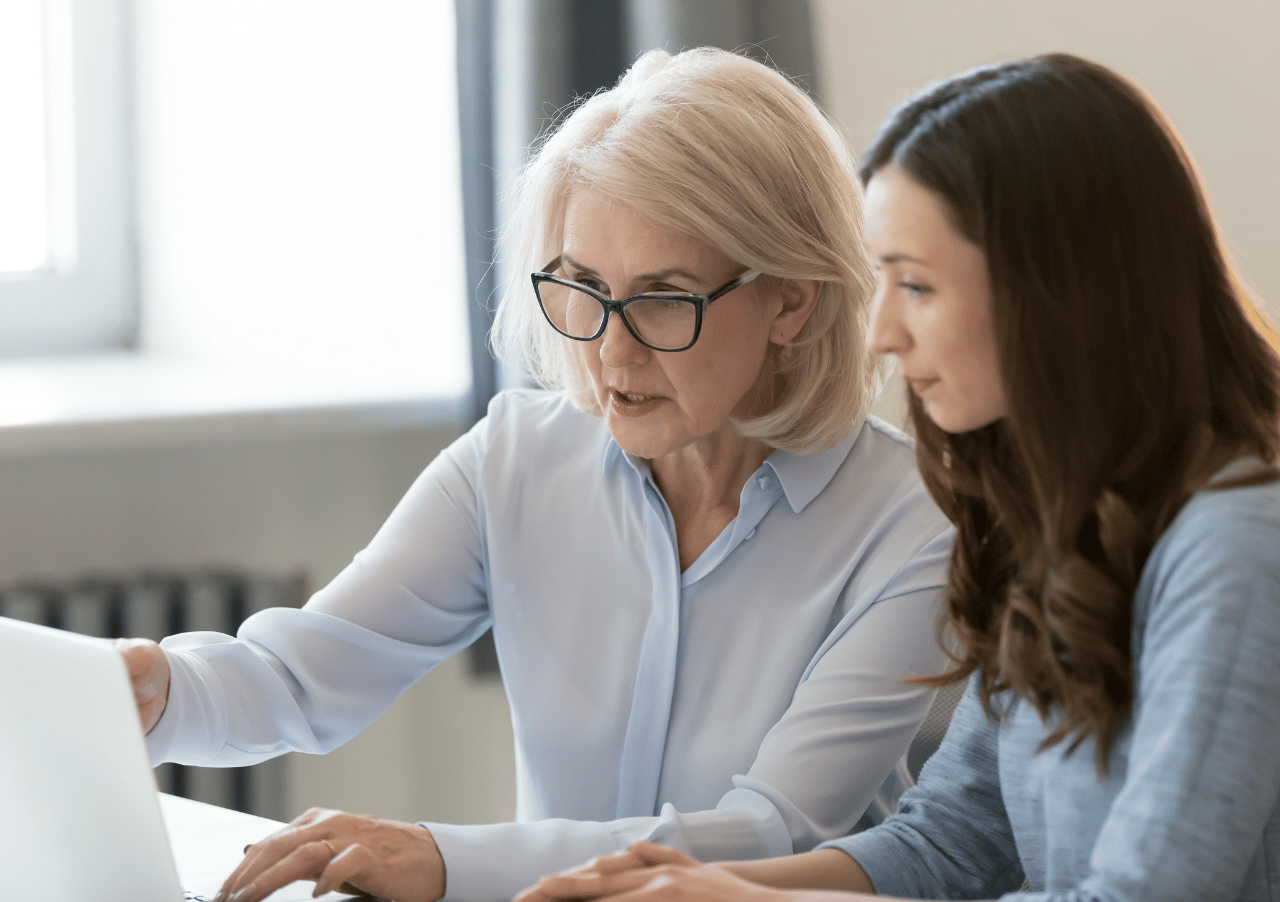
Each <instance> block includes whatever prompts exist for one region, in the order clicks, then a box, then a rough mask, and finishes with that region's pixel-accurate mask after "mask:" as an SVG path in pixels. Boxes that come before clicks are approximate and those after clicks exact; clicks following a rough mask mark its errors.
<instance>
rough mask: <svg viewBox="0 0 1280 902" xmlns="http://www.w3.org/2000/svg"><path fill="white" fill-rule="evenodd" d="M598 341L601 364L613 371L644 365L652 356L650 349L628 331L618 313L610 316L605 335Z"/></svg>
mask: <svg viewBox="0 0 1280 902" xmlns="http://www.w3.org/2000/svg"><path fill="white" fill-rule="evenodd" d="M597 341H598V342H599V348H600V362H601V363H603V364H604V365H605V366H607V367H610V368H611V369H618V368H619V367H624V366H633V365H635V364H637V363H643V362H644V361H645V360H646V359H647V357H648V355H649V354H650V351H649V349H648V348H646V347H645V346H644V345H642V344H640V342H638V341H636V337H635V336H634V335H632V334H631V332H630V330H629V329H627V324H626V323H624V322H623V321H622V317H621V316H619V315H618V313H617V312H616V311H614V312H613V313H610V314H609V322H608V323H606V324H605V327H604V334H603V335H601V336H600V338H599V339H597Z"/></svg>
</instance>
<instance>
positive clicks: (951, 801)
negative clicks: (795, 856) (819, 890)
mask: <svg viewBox="0 0 1280 902" xmlns="http://www.w3.org/2000/svg"><path fill="white" fill-rule="evenodd" d="M977 687H978V676H977V675H976V674H975V675H974V676H973V677H972V678H971V679H970V682H969V685H968V687H967V688H966V690H965V694H964V696H963V697H962V698H961V699H960V703H959V705H957V707H956V710H955V713H954V714H953V715H952V717H951V725H950V727H949V728H948V729H947V734H946V736H945V737H944V738H943V740H942V744H941V746H939V748H938V751H937V752H935V753H934V755H933V757H931V758H930V759H929V760H928V762H927V763H926V764H925V766H924V768H923V770H922V771H921V772H920V782H919V783H918V784H917V785H916V786H914V787H913V788H911V789H909V790H907V792H905V793H904V794H903V796H902V799H901V801H899V803H898V810H897V812H896V813H895V814H894V815H893V817H891V818H889V819H888V820H886V821H885V822H884V823H882V824H880V825H879V826H877V827H874V828H872V829H871V830H868V831H866V832H863V833H858V834H854V835H853V836H849V837H845V838H843V839H838V840H834V841H833V842H830V843H827V844H826V846H825V847H829V848H836V849H840V850H841V851H843V852H845V853H847V854H849V855H850V856H852V857H853V858H854V859H855V860H856V861H857V862H858V863H859V864H860V865H861V866H862V868H863V870H864V871H866V873H867V876H868V877H870V878H871V883H872V886H874V887H875V891H876V893H877V894H878V895H882V896H895V897H903V898H919V899H944V898H955V899H987V898H991V897H992V896H995V895H999V894H1000V893H1002V892H1008V891H1009V890H1011V889H1014V888H1015V887H1017V886H1018V885H1019V884H1020V883H1021V882H1022V879H1023V874H1022V869H1021V865H1020V864H1019V861H1018V854H1017V848H1016V846H1015V844H1014V838H1013V831H1012V829H1011V827H1010V824H1009V820H1008V817H1007V816H1006V814H1005V809H1004V803H1003V801H1002V799H1001V794H1000V771H999V763H998V758H997V737H998V733H999V725H998V724H997V723H996V722H993V721H992V720H990V719H989V718H988V717H987V715H986V712H984V711H983V710H982V701H981V698H980V696H979V694H978V691H977Z"/></svg>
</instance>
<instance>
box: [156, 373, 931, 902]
mask: <svg viewBox="0 0 1280 902" xmlns="http://www.w3.org/2000/svg"><path fill="white" fill-rule="evenodd" d="M951 535H952V533H951V530H950V528H949V526H948V525H947V523H946V521H945V520H944V518H943V517H942V515H941V513H940V512H939V511H938V509H937V508H936V507H935V505H934V504H933V502H932V501H931V499H929V497H928V496H927V493H926V492H925V491H924V489H923V487H922V485H921V483H920V480H919V477H918V475H917V474H916V470H915V456H914V451H913V449H912V446H911V443H910V441H909V440H908V439H907V438H906V437H905V436H903V435H902V434H901V433H899V432H897V431H896V430H893V429H891V428H890V427H888V426H885V425H884V424H882V423H880V422H878V421H876V420H873V419H868V420H867V421H866V422H864V423H862V424H860V426H859V428H858V429H857V430H856V431H855V432H854V433H853V434H851V435H850V436H849V437H848V438H847V439H846V440H845V441H843V442H841V444H840V445H839V446H838V447H836V448H834V449H832V450H830V451H826V452H823V453H818V454H810V455H802V456H798V455H794V454H788V453H786V452H782V451H777V452H775V453H773V454H772V455H771V456H770V457H769V459H768V460H767V461H766V462H765V464H764V465H763V466H761V467H760V469H759V470H758V471H757V472H756V473H755V474H754V475H753V476H752V478H751V479H749V480H748V481H747V484H746V485H745V486H744V487H743V489H742V494H741V501H740V508H739V512H738V516H737V518H736V519H735V520H734V521H733V522H732V523H730V524H729V525H728V526H727V527H726V528H725V530H724V532H723V533H722V534H721V535H720V536H719V538H717V539H716V540H715V541H714V542H713V543H712V545H711V546H710V547H709V548H708V549H707V550H706V551H705V552H704V553H703V554H702V556H701V557H700V558H698V560H696V561H695V562H694V563H693V564H692V565H690V566H689V568H688V569H687V570H685V571H684V572H681V570H680V565H679V557H678V554H677V549H676V542H675V535H674V529H673V525H672V520H671V515H670V512H669V511H668V509H667V506H666V504H665V503H664V501H663V499H662V497H661V495H660V494H659V493H658V490H657V488H656V487H655V485H654V482H653V479H652V478H651V476H650V473H649V469H648V467H647V465H646V464H645V463H644V462H643V461H641V460H636V459H632V458H630V457H628V456H627V455H626V454H624V453H622V452H621V450H620V449H619V448H618V447H617V445H615V444H614V443H613V441H612V439H611V438H610V436H609V432H608V430H607V429H606V428H605V425H604V422H603V420H602V419H601V418H599V417H595V416H591V415H588V414H585V413H582V412H581V411H578V410H576V409H574V408H573V407H572V406H571V405H570V404H569V403H568V401H567V400H566V399H565V398H564V397H562V396H560V395H557V394H548V393H544V392H532V391H519V392H509V393H504V394H502V395H500V396H499V397H498V398H497V399H495V400H494V402H493V403H492V404H491V406H490V409H489V415H488V417H487V418H486V419H485V420H484V421H482V422H481V423H479V424H478V425H477V426H476V427H475V428H474V429H473V430H471V432H470V433H468V434H467V435H465V436H464V437H462V438H461V439H459V440H458V441H457V442H456V443H454V444H453V445H452V446H451V447H449V448H448V449H446V450H445V451H444V452H442V453H441V454H440V455H439V457H438V458H437V459H436V460H435V461H433V462H432V463H431V465H430V466H429V467H428V468H427V469H426V471H425V472H424V473H423V474H422V476H421V477H420V478H419V479H418V481H417V482H416V483H415V484H414V486H413V487H412V488H411V489H410V491H409V493H408V494H407V495H406V497H405V498H404V500H403V501H402V502H401V503H400V505H399V506H398V507H397V508H396V510H395V511H394V513H393V514H392V515H391V517H390V519H389V520H388V521H387V523H386V524H385V525H384V526H383V528H382V529H381V530H380V531H379V532H378V534H377V535H376V536H375V537H374V539H373V541H372V542H371V544H370V545H369V547H368V548H367V549H365V550H364V551H362V552H361V553H360V554H359V555H357V557H356V559H355V561H354V562H353V563H352V564H351V565H350V566H349V567H348V568H347V569H346V570H344V571H343V572H342V573H341V574H340V575H339V576H338V577H337V578H336V579H335V580H334V581H333V583H331V584H330V585H329V586H328V587H326V588H325V589H323V590H322V591H320V592H319V593H317V594H316V595H315V596H314V597H313V598H312V599H311V600H310V601H309V602H308V604H307V605H306V607H305V608H304V609H303V610H300V611H298V610H285V609H279V610H272V611H267V612H263V613H261V614H258V615H256V616H255V617H253V618H251V619H250V620H249V621H247V622H246V623H245V624H244V626H243V627H242V629H241V630H240V633H239V641H235V640H232V639H231V638H229V637H223V636H219V635H217V634H211V633H203V634H188V635H184V636H178V637H172V638H170V639H167V640H165V642H164V645H163V647H164V649H165V651H166V652H167V654H168V656H169V659H170V661H171V663H172V666H173V683H172V690H171V694H170V700H169V705H168V708H167V710H166V712H165V715H164V717H163V718H162V719H161V721H160V723H159V724H158V725H157V727H156V729H155V730H154V731H152V733H151V735H150V736H149V737H148V744H149V746H150V749H151V752H152V755H153V758H154V760H156V761H160V760H170V761H179V762H182V763H191V764H201V763H216V764H225V765H235V764H243V763H247V762H250V761H255V760H260V759H262V758H265V757H269V756H271V755H274V754H279V753H280V752H283V751H285V750H288V749H298V750H302V751H307V752H324V751H327V750H329V749H332V748H334V747H336V746H338V745H340V744H341V743H343V742H345V741H346V740H348V739H349V738H351V737H352V736H353V735H355V734H356V733H358V732H359V731H360V730H361V729H363V728H364V727H365V726H367V725H368V724H369V723H371V722H372V721H373V720H375V719H376V718H377V717H378V716H380V715H381V714H382V713H383V712H384V711H385V710H386V709H387V707H388V706H390V705H391V703H392V702H393V701H394V700H395V698H396V697H397V696H398V695H400V693H401V692H403V691H404V690H405V689H406V688H408V687H409V686H410V685H411V684H413V683H414V682H415V681H416V680H418V679H419V678H421V677H422V676H423V674H425V673H426V672H427V671H429V670H430V669H431V668H432V667H433V666H435V665H436V664H438V663H439V662H440V661H442V660H444V659H446V658H448V657H449V656H450V655H452V654H454V653H456V652H457V651H458V650H460V649H462V648H465V647H466V646H467V645H469V644H470V643H471V642H472V641H473V640H474V639H475V638H476V637H477V636H478V635H480V634H481V633H482V632H483V631H484V630H485V629H486V628H487V627H488V626H489V625H490V624H491V623H492V625H493V629H494V636H495V640H496V643H497V648H498V655H499V658H500V661H501V666H502V673H503V679H504V683H505V687H506V692H507V696H508V699H509V701H510V705H511V712H512V725H513V727H514V732H515V741H516V755H517V775H518V787H517V797H518V813H517V817H518V820H519V823H516V824H498V825H485V826H451V825H445V824H436V823H429V824H428V826H429V827H430V828H431V830H432V832H433V833H434V835H435V838H436V841H437V842H438V843H439V846H440V849H441V852H442V854H443V856H444V859H445V865H446V868H447V872H448V892H449V895H448V898H450V899H497V898H509V897H510V896H511V895H512V894H513V893H514V892H515V891H517V890H519V889H521V888H523V887H525V886H527V885H529V884H530V883H532V882H534V881H535V880H536V879H537V877H539V876H540V875H542V874H544V873H547V872H550V871H554V870H558V869H561V868H565V867H569V866H571V865H574V864H577V863H580V862H582V861H584V860H585V859H587V858H589V857H591V856H592V855H596V854H601V853H607V852H613V851H617V850H618V849H621V848H625V847H626V846H628V845H629V844H630V843H631V842H633V841H635V840H636V839H640V838H647V839H651V840H654V841H657V842H662V843H666V844H669V845H673V846H676V847H679V848H682V849H685V850H687V851H689V852H690V853H692V854H695V855H698V856H701V857H704V858H741V857H759V856H768V855H781V854H787V853H790V852H792V851H799V850H803V849H808V848H812V847H813V846H814V845H815V844H816V843H818V842H820V841H822V840H824V839H828V838H831V837H834V836H840V835H843V834H845V833H847V832H848V831H849V830H850V829H852V828H853V827H854V826H855V824H856V823H857V822H858V820H859V818H860V817H861V816H862V815H863V812H864V811H866V810H867V809H868V806H869V805H870V806H872V808H873V810H874V809H876V807H877V806H879V807H880V808H885V809H886V812H887V811H889V810H892V804H893V803H894V802H895V801H896V795H897V791H896V790H897V788H899V786H900V784H899V783H898V782H897V781H896V778H895V777H891V778H890V779H889V781H888V783H887V785H884V786H883V789H884V791H883V792H881V790H882V784H886V777H887V776H890V775H891V772H893V771H894V770H895V763H896V762H899V760H900V759H901V758H902V756H903V753H904V752H905V750H906V748H907V746H908V744H909V743H910V740H911V738H912V736H913V735H914V733H915V731H916V728H917V727H918V725H919V723H920V721H921V720H922V719H923V717H924V715H925V713H926V711H927V708H928V705H929V702H930V699H931V695H932V693H930V692H927V691H923V690H921V689H919V688H916V687H911V686H906V685H904V684H903V683H902V682H901V680H902V678H903V677H904V676H906V675H908V674H910V673H925V672H937V670H938V669H940V668H941V666H942V664H943V658H942V655H941V652H940V651H939V649H938V646H937V642H936V640H935V625H936V620H937V613H938V603H939V597H940V590H941V586H942V584H943V582H944V578H945V576H944V574H945V569H946V565H947V561H948V556H949V550H950V541H951ZM878 792H880V793H881V794H880V795H879V796H877V793H878ZM423 814H424V815H429V814H430V812H423Z"/></svg>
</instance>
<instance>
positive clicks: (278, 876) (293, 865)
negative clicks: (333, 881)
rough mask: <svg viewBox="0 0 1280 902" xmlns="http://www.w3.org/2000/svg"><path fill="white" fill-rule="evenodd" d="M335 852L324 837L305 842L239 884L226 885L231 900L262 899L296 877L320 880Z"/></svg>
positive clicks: (247, 900)
mask: <svg viewBox="0 0 1280 902" xmlns="http://www.w3.org/2000/svg"><path fill="white" fill-rule="evenodd" d="M332 855H333V852H332V850H331V848H330V845H329V844H328V843H326V842H324V841H323V840H316V841H314V842H308V843H303V844H302V845H300V846H298V847H297V848H296V849H294V850H293V852H291V853H290V854H288V855H286V856H284V857H283V858H281V859H279V860H278V861H276V862H275V863H273V864H271V865H270V866H269V867H267V868H266V869H264V870H262V871H260V872H259V873H258V874H257V875H256V876H253V877H251V878H250V879H249V880H247V881H246V882H244V883H242V884H240V885H236V886H226V885H224V886H223V891H224V892H226V893H227V898H228V899H229V900H230V902H260V900H262V899H265V898H266V897H267V896H269V895H271V894H272V893H274V892H275V891H276V890H278V889H280V887H282V886H288V885H289V884H290V883H293V882H294V881H295V880H316V879H318V878H319V877H320V875H321V874H322V873H323V872H324V869H325V867H326V866H327V865H328V864H329V861H330V860H331V857H332Z"/></svg>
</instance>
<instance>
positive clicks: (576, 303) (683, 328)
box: [531, 257, 760, 351]
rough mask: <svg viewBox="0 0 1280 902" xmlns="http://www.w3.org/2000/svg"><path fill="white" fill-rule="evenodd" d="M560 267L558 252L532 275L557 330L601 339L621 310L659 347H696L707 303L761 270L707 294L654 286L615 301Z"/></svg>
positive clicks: (633, 329) (644, 339)
mask: <svg viewBox="0 0 1280 902" xmlns="http://www.w3.org/2000/svg"><path fill="white" fill-rule="evenodd" d="M559 268H560V258H559V257H556V258H555V259H554V260H552V261H551V262H550V263H548V264H547V265H546V266H544V267H543V268H542V272H535V273H533V274H532V275H531V278H532V279H533V292H534V294H536V295H537V296H538V304H539V306H541V307H542V312H543V314H544V315H545V316H546V317H547V322H549V323H551V325H552V327H553V328H554V329H555V330H556V331H557V332H559V333H560V334H561V335H563V336H565V337H566V338H572V339H574V340H575V341H595V340H596V339H597V338H599V337H600V336H601V335H603V334H604V329H605V326H607V325H608V324H609V314H610V313H612V312H615V311H616V312H617V314H618V316H620V317H622V322H623V325H625V326H626V327H627V331H628V332H630V333H631V334H632V335H634V336H635V339H636V341H638V342H640V343H641V344H642V345H644V346H645V347H648V348H652V349H653V350H655V351H686V350H688V349H689V348H691V347H693V343H694V342H696V341H697V340H698V334H699V333H700V332H701V331H702V313H703V311H704V310H706V309H707V305H708V304H710V303H711V302H712V301H714V300H717V299H718V298H722V297H724V296H725V295H726V294H728V293H729V292H731V291H733V289H735V288H738V287H739V286H742V285H746V284H747V283H748V282H750V281H751V280H753V279H755V278H756V277H757V276H759V275H760V271H759V270H758V269H749V270H747V271H746V272H744V273H743V274H742V275H740V276H738V277H737V278H736V279H731V280H730V281H728V282H725V283H724V284H723V285H721V286H720V287H719V288H717V289H716V290H715V291H712V292H709V293H707V294H694V293H692V292H685V291H651V292H649V293H648V294H637V295H636V296H635V297H630V298H626V299H624V300H621V301H613V300H610V299H609V298H607V297H605V296H604V295H603V294H601V293H600V292H598V291H595V290H593V289H591V288H588V287H587V286H585V285H582V284H580V283H578V282H574V281H571V280H570V279H565V278H562V277H561V276H557V275H552V273H554V272H555V271H556V270H557V269H559Z"/></svg>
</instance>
